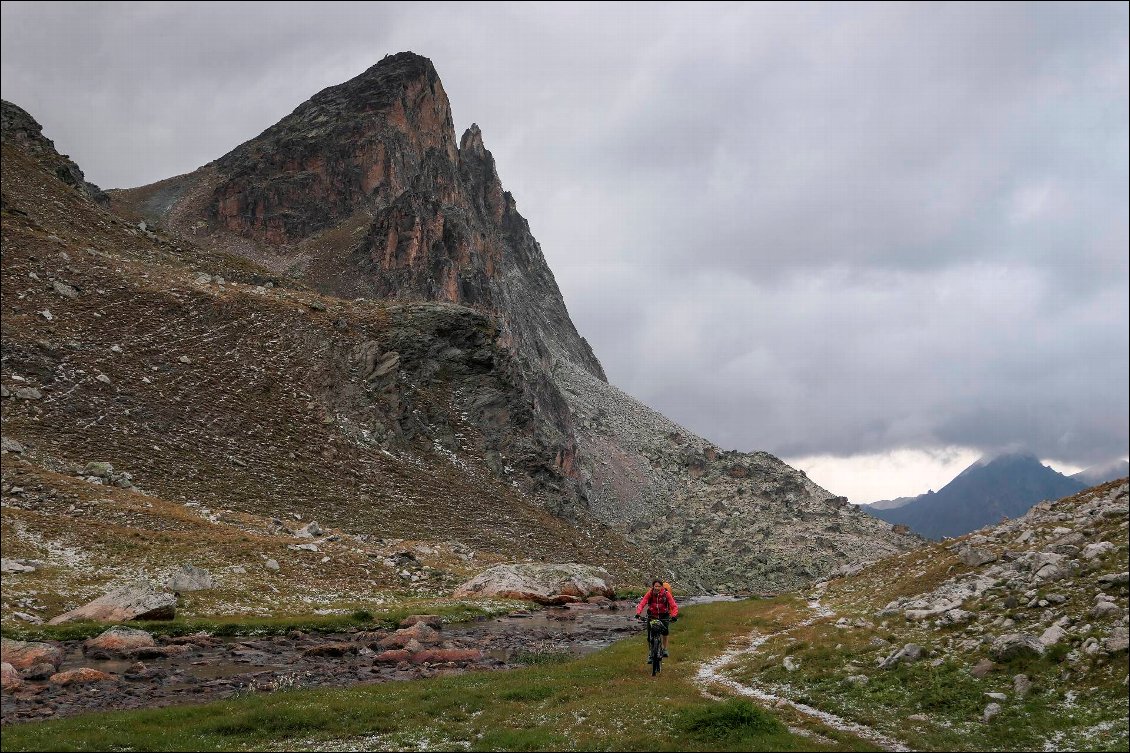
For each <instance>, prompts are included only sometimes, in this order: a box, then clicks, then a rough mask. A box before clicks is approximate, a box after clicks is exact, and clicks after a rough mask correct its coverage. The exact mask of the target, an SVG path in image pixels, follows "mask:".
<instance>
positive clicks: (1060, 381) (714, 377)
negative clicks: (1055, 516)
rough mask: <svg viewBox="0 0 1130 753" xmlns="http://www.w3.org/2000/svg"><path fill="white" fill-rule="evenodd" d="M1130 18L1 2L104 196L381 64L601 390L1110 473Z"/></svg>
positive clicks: (833, 439) (1115, 445)
mask: <svg viewBox="0 0 1130 753" xmlns="http://www.w3.org/2000/svg"><path fill="white" fill-rule="evenodd" d="M1127 26H1128V23H1127V10H1126V7H1125V5H1118V4H1109V5H1095V4H1086V5H1084V4H1023V5H1021V4H946V5H909V4H908V5H894V4H885V5H874V4H868V5H854V4H852V5H849V4H827V5H803V6H796V5H793V4H785V5H768V4H757V5H729V4H726V5H709V6H706V5H701V4H694V5H690V6H678V5H668V4H664V5H658V6H655V7H650V8H646V9H637V6H635V5H624V6H611V7H608V6H605V5H569V4H549V5H544V6H533V7H531V6H528V5H475V6H468V5H466V4H450V5H418V4H411V5H393V4H373V5H367V4H365V5H363V4H335V3H320V4H317V5H315V6H310V5H304V4H286V3H280V4H273V5H271V6H270V8H269V11H265V10H264V9H263V8H262V7H261V6H260V5H259V4H247V5H240V4H218V5H205V6H201V5H200V4H151V5H149V4H147V5H137V4H129V5H118V4H111V5H93V4H83V5H50V6H44V5H43V4H30V5H29V4H22V3H5V4H4V6H3V72H2V75H3V89H4V96H5V98H8V99H12V100H13V101H16V102H17V103H19V104H21V105H23V106H24V107H26V108H27V109H28V110H29V111H30V112H32V113H33V114H34V115H35V116H36V117H38V118H39V119H40V121H41V122H42V123H43V124H44V126H45V128H46V130H47V133H48V135H49V136H50V137H52V138H54V139H55V140H56V142H57V143H58V145H59V146H60V148H61V149H63V150H64V151H69V152H70V153H71V154H72V156H73V157H74V158H75V159H76V161H78V162H79V164H80V165H81V166H82V167H83V169H84V170H86V172H87V174H88V177H90V178H91V179H92V180H94V181H95V182H97V183H99V184H100V185H104V186H115V185H131V184H132V185H136V184H140V183H145V182H149V181H152V180H156V179H159V178H162V177H167V176H168V175H172V174H176V173H179V172H185V171H188V170H191V169H194V168H195V167H197V166H198V165H200V164H203V163H205V162H207V161H209V160H211V159H214V158H215V157H218V156H219V155H221V154H223V153H224V152H226V151H227V150H229V149H231V148H232V147H233V146H235V145H236V144H238V143H240V142H241V141H243V140H246V139H247V138H250V137H252V136H254V135H256V134H257V133H259V132H260V131H261V130H262V129H264V128H265V127H267V126H269V125H270V124H272V123H273V122H275V121H276V120H277V119H278V118H280V117H281V116H283V115H284V114H286V113H287V112H290V111H291V110H292V109H293V108H294V107H295V106H297V105H298V104H299V103H301V102H302V101H303V100H305V99H306V98H308V97H309V96H310V95H312V94H313V93H314V92H316V91H318V90H319V89H321V88H323V87H325V86H329V85H332V84H335V83H339V82H340V81H343V80H345V79H347V78H349V77H351V76H353V75H355V74H356V73H358V72H360V71H361V70H363V69H365V68H366V67H368V66H369V65H371V64H372V63H373V62H375V61H376V60H378V59H379V58H380V57H381V56H383V55H384V54H385V53H388V52H395V51H399V50H402V49H412V50H414V51H416V52H420V53H422V54H425V55H428V56H429V57H431V58H432V59H433V61H434V62H435V64H436V66H437V68H438V70H439V72H440V75H441V77H442V78H443V81H444V85H445V88H446V89H447V91H448V94H449V96H450V98H451V100H452V104H453V109H454V114H455V118H456V123H457V124H458V125H460V126H465V125H469V124H470V122H471V121H476V122H478V123H479V124H480V126H482V128H483V132H484V135H485V138H486V142H487V146H488V148H490V149H492V151H493V152H494V154H495V157H496V159H497V161H498V165H499V170H500V172H501V174H502V178H503V182H504V183H505V185H506V186H507V188H509V189H510V190H511V191H513V192H514V194H515V196H516V197H517V200H518V203H519V207H520V209H521V210H522V211H523V213H524V214H526V216H527V217H528V218H529V220H530V222H531V226H532V228H533V230H534V232H535V234H536V235H537V237H538V238H539V240H540V241H541V243H542V246H543V248H544V250H545V253H546V256H547V258H548V259H549V261H550V264H551V266H552V267H553V269H554V272H555V273H556V275H557V277H558V280H559V282H560V284H561V287H562V290H563V293H564V294H565V297H566V301H567V303H568V304H569V308H570V311H571V313H572V314H573V316H574V318H575V320H576V322H577V325H578V328H579V329H580V330H581V332H582V334H584V335H586V336H587V337H588V338H589V340H590V341H591V342H592V344H593V346H594V348H595V349H596V351H597V354H598V356H600V357H601V358H602V360H603V361H604V363H605V366H606V370H607V371H608V373H609V375H610V377H611V378H612V380H613V381H614V382H616V383H618V384H619V385H621V386H623V387H625V388H626V389H628V390H629V391H630V392H632V393H634V394H636V395H637V396H639V397H641V398H642V399H644V400H645V401H647V402H649V403H650V404H652V405H653V406H655V407H656V408H658V409H660V410H663V411H664V412H667V413H669V414H670V415H671V416H672V417H673V418H675V419H677V420H679V421H681V422H683V423H685V424H687V425H688V426H689V427H691V428H693V429H695V430H697V431H699V432H701V433H703V434H704V435H706V436H708V437H710V438H712V439H713V440H715V441H717V442H719V443H720V444H723V445H726V446H734V447H741V448H746V449H752V448H763V449H768V450H770V451H773V452H776V453H778V454H781V455H786V456H793V455H796V456H799V455H810V454H839V455H851V454H854V453H860V452H881V451H884V450H889V449H895V448H900V447H919V448H930V447H944V446H948V445H961V446H968V447H975V448H986V449H987V448H992V447H999V446H1005V445H1010V444H1014V445H1023V446H1027V447H1030V448H1031V449H1033V450H1034V451H1036V452H1037V453H1039V454H1040V455H1041V456H1042V457H1049V458H1059V459H1061V460H1064V461H1068V462H1074V463H1078V464H1087V463H1090V462H1092V461H1098V460H1106V459H1109V458H1110V457H1113V456H1116V455H1118V456H1124V455H1125V452H1126V447H1127V444H1128V442H1130V438H1128V434H1130V431H1128V429H1127V415H1128V413H1130V405H1128V397H1127V389H1126V383H1127V378H1128V376H1130V374H1128V372H1130V368H1128V362H1130V356H1128V346H1127V341H1128V335H1130V333H1128V325H1127V320H1128V310H1127V309H1128V304H1127V299H1128V297H1130V292H1128V283H1127V279H1128V277H1130V270H1128V261H1127V260H1128V257H1130V254H1128V253H1127V246H1128V243H1130V230H1128V228H1130V219H1128V213H1127V205H1128V203H1130V190H1128V185H1130V158H1128V146H1127V144H1128V142H1130V135H1128V125H1127V124H1128V120H1130V115H1128V104H1127V102H1128V98H1127V89H1128V73H1127V71H1128V68H1130V64H1128V53H1127V49H1128V43H1127V37H1128V33H1127Z"/></svg>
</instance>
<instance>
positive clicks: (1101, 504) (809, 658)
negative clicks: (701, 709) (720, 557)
mask: <svg viewBox="0 0 1130 753" xmlns="http://www.w3.org/2000/svg"><path fill="white" fill-rule="evenodd" d="M1126 500H1127V487H1126V482H1125V480H1123V481H1121V482H1115V483H1111V484H1106V485H1104V486H1101V487H1098V488H1096V489H1093V490H1089V491H1087V492H1083V493H1080V494H1078V495H1075V496H1074V497H1069V498H1067V499H1064V500H1062V501H1060V502H1057V503H1043V504H1041V505H1038V506H1037V508H1036V509H1034V510H1033V511H1031V512H1030V513H1029V514H1028V515H1026V516H1025V517H1023V518H1019V519H1017V520H1014V521H1010V522H1008V523H1005V524H1003V525H1000V526H996V527H992V528H986V529H982V530H981V531H979V532H975V533H973V534H970V535H969V536H965V537H962V538H961V539H958V540H956V541H952V540H951V541H945V542H942V543H937V544H933V545H931V546H928V547H925V548H923V549H921V550H918V551H915V552H910V553H907V554H903V555H899V556H897V557H892V558H890V559H887V560H884V561H882V562H879V563H876V564H875V565H873V566H871V567H868V568H866V569H865V570H863V571H862V572H860V573H859V574H857V575H854V576H851V577H847V578H842V579H838V580H833V581H831V582H830V583H829V584H828V586H827V589H826V591H825V592H824V594H823V596H822V602H823V605H824V606H825V607H826V608H828V609H829V610H830V613H829V614H827V615H825V616H823V617H820V618H819V619H816V620H814V621H813V622H812V623H811V624H808V625H803V626H798V627H794V628H791V629H788V630H785V631H783V632H781V633H780V634H778V635H775V636H774V637H772V638H770V639H769V640H767V641H766V642H765V643H764V644H763V645H761V646H760V647H759V648H758V649H757V651H756V652H754V653H751V654H747V655H744V656H743V657H741V658H740V659H739V660H738V661H736V662H734V663H733V664H732V665H731V667H730V668H729V672H728V676H730V677H732V678H734V679H735V680H737V681H738V682H741V683H743V684H746V685H754V686H757V687H759V688H762V689H764V690H767V691H769V692H772V693H775V694H778V695H780V696H782V697H784V698H788V699H790V700H793V701H796V702H800V703H806V704H810V705H813V706H816V707H818V708H820V709H822V710H825V711H830V712H832V713H834V714H837V715H839V716H841V717H843V718H845V719H847V720H850V721H853V722H857V723H860V724H864V725H867V726H869V727H872V728H875V729H877V730H879V731H881V732H883V733H886V734H887V735H890V736H892V737H894V738H896V739H899V740H902V741H904V742H905V743H906V744H907V745H909V746H911V747H912V748H914V749H918V750H1043V749H1045V748H1046V749H1048V750H1126V749H1127V743H1128V733H1127V716H1126V708H1127V677H1128V670H1130V664H1128V660H1127V653H1126V624H1127V616H1126V615H1127V587H1126V570H1127V512H1126V510H1127V507H1126ZM1102 542H1106V544H1103V543H1102ZM1089 546H1090V547H1091V548H1090V549H1088V547H1089ZM1096 552H1097V554H1096ZM982 560H983V561H982ZM970 563H974V564H970ZM1041 563H1044V564H1041ZM1055 563H1058V564H1055ZM1049 565H1051V566H1050V567H1049ZM1053 567H1054V568H1057V569H1055V570H1053V569H1052V568H1053ZM1100 595H1101V596H1102V597H1103V598H1102V599H1100ZM1106 599H1109V600H1110V601H1109V603H1110V604H1111V605H1112V606H1110V607H1099V606H1098V604H1099V601H1104V600H1106ZM931 612H933V614H930V613H931ZM811 616H812V615H811V612H810V613H809V617H811ZM1006 635H1024V636H1030V637H1031V639H1032V640H1034V641H1036V642H1037V643H1038V644H1039V645H1040V649H1039V650H1038V651H1028V652H1027V653H1026V654H1024V653H1022V654H1021V655H1017V656H1013V657H1006V658H999V656H1000V655H999V653H998V652H996V651H995V650H994V644H997V642H998V641H999V640H1000V639H1001V637H1002V636H1006ZM1041 640H1042V642H1041ZM911 643H913V644H916V645H918V646H920V647H921V648H922V650H923V656H922V658H920V659H919V660H917V661H913V662H900V663H898V664H897V665H896V666H894V667H893V668H890V669H882V668H879V666H878V665H879V663H880V662H881V661H882V660H884V659H886V658H887V657H889V656H890V655H891V654H892V653H894V652H896V651H899V650H901V649H902V648H903V647H904V646H905V645H906V644H911ZM994 655H996V656H997V657H998V658H995V659H994ZM1021 675H1023V676H1024V679H1019V680H1018V679H1017V678H1018V676H1021ZM989 694H999V695H997V696H993V695H989ZM990 703H996V704H997V705H998V706H999V710H997V713H996V714H995V715H992V718H991V719H989V720H988V721H986V720H985V715H986V709H987V708H988V706H989V704H990Z"/></svg>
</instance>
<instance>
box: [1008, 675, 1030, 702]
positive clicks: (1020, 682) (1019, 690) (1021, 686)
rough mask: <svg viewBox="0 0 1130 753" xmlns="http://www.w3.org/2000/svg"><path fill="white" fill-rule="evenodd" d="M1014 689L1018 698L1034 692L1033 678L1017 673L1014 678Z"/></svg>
mask: <svg viewBox="0 0 1130 753" xmlns="http://www.w3.org/2000/svg"><path fill="white" fill-rule="evenodd" d="M1012 689H1013V691H1014V692H1015V693H1016V696H1017V697H1018V698H1025V697H1026V696H1027V695H1028V694H1029V693H1031V692H1032V680H1031V679H1029V677H1028V675H1016V676H1015V677H1013V678H1012Z"/></svg>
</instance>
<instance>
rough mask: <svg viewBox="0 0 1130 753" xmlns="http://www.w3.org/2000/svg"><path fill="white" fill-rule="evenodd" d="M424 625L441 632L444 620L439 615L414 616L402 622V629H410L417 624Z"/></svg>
mask: <svg viewBox="0 0 1130 753" xmlns="http://www.w3.org/2000/svg"><path fill="white" fill-rule="evenodd" d="M421 622H422V623H424V624H425V625H427V626H428V627H430V628H433V629H435V630H439V629H440V628H441V627H443V618H442V617H440V616H439V615H438V614H413V615H409V616H408V617H405V618H404V619H403V620H401V621H400V627H402V628H410V627H412V626H413V625H415V624H417V623H421Z"/></svg>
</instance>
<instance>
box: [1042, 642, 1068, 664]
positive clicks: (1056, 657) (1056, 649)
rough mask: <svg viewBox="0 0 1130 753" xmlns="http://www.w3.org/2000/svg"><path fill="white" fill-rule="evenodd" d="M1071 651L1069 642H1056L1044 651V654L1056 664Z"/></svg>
mask: <svg viewBox="0 0 1130 753" xmlns="http://www.w3.org/2000/svg"><path fill="white" fill-rule="evenodd" d="M1069 653H1071V645H1070V644H1067V643H1054V644H1052V645H1051V646H1048V648H1047V650H1046V651H1044V656H1046V657H1047V658H1048V661H1051V662H1053V663H1055V664H1060V663H1062V662H1063V660H1064V659H1066V658H1067V655H1068V654H1069Z"/></svg>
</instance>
